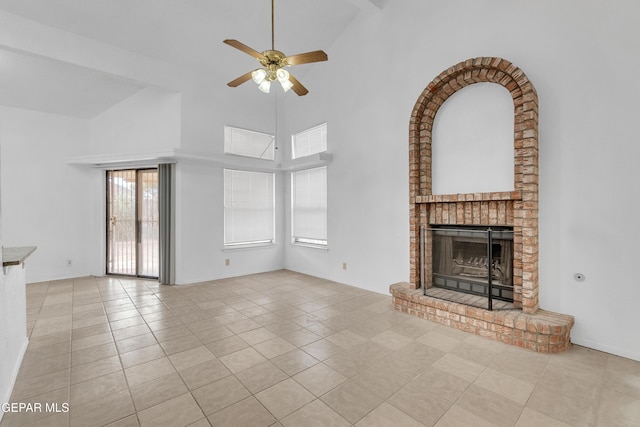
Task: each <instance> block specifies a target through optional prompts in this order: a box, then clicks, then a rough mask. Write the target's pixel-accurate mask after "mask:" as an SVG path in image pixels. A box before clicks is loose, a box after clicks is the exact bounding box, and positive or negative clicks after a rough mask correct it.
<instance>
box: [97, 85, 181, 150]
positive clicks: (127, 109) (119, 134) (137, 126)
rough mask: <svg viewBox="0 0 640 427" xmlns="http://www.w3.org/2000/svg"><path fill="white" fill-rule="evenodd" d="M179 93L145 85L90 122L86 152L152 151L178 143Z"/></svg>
mask: <svg viewBox="0 0 640 427" xmlns="http://www.w3.org/2000/svg"><path fill="white" fill-rule="evenodd" d="M180 107H181V105H180V94H179V93H174V92H167V91H164V90H162V89H158V88H155V87H147V88H145V89H142V90H141V91H139V92H138V93H136V94H134V95H132V96H130V97H129V98H127V99H125V100H124V101H122V102H120V103H118V104H116V105H114V106H113V107H111V108H110V109H108V110H107V111H105V112H103V113H101V114H99V115H98V116H96V117H94V118H93V119H92V120H91V121H90V130H91V134H90V141H91V144H90V148H89V151H88V153H87V154H114V153H117V154H123V155H124V154H131V153H133V154H137V153H154V152H160V151H163V150H167V149H172V148H175V147H179V146H180V122H181V120H180V115H181V108H180Z"/></svg>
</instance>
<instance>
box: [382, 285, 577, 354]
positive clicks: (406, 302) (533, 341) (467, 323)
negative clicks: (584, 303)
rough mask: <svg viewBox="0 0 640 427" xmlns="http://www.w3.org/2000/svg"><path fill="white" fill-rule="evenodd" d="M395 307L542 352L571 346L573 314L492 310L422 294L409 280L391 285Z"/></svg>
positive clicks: (483, 335)
mask: <svg viewBox="0 0 640 427" xmlns="http://www.w3.org/2000/svg"><path fill="white" fill-rule="evenodd" d="M389 291H390V293H391V296H392V297H393V298H392V303H393V306H394V308H395V309H396V310H399V311H402V312H404V313H408V314H411V315H414V316H417V317H421V318H424V319H427V320H430V321H432V322H436V323H439V324H441V325H446V326H450V327H453V328H456V329H460V330H462V331H465V332H470V333H473V334H476V335H479V336H482V337H486V338H490V339H492V340H495V341H500V342H503V343H506V344H511V345H514V346H517V347H522V348H526V349H529V350H533V351H537V352H540V353H561V352H563V351H565V350H567V349H569V348H570V347H571V337H570V332H571V328H572V327H573V324H574V321H575V320H574V317H573V316H570V315H567V314H559V313H553V312H550V311H545V310H541V309H539V310H537V312H536V313H535V314H526V313H523V312H522V311H521V310H519V309H513V310H494V311H489V310H485V309H482V308H477V307H470V306H467V305H463V304H458V303H455V302H450V301H445V300H441V299H438V298H433V297H429V296H425V295H423V290H422V289H412V286H411V284H410V283H407V282H400V283H395V284H393V285H391V286H389Z"/></svg>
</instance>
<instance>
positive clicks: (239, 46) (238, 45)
mask: <svg viewBox="0 0 640 427" xmlns="http://www.w3.org/2000/svg"><path fill="white" fill-rule="evenodd" d="M222 42H223V43H226V44H228V45H229V46H231V47H235V48H236V49H238V50H241V51H243V52H244V53H247V54H249V55H251V56H253V57H254V58H256V59H263V58H264V55H262V54H261V53H260V52H258V51H257V50H254V49H251V48H250V47H249V46H247V45H246V44H244V43H241V42H239V41H238V40H233V39H227V40H223V41H222Z"/></svg>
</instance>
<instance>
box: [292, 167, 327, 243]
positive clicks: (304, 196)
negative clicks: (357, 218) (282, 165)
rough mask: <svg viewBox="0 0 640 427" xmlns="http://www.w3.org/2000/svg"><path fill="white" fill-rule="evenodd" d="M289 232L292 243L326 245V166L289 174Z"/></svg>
mask: <svg viewBox="0 0 640 427" xmlns="http://www.w3.org/2000/svg"><path fill="white" fill-rule="evenodd" d="M291 195H292V200H291V234H292V238H293V241H294V242H300V243H314V244H324V245H326V244H327V168H326V166H325V167H321V168H315V169H307V170H302V171H299V172H293V173H292V174H291Z"/></svg>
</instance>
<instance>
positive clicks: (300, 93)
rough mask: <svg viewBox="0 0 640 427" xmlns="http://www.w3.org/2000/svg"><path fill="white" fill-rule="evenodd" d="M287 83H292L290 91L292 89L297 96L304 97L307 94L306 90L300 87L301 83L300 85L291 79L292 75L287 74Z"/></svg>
mask: <svg viewBox="0 0 640 427" xmlns="http://www.w3.org/2000/svg"><path fill="white" fill-rule="evenodd" d="M289 81H290V82H291V83H293V86H292V87H291V89H293V91H294V92H295V93H297V94H298V96H304V95H306V94H308V93H309V91H308V90H307V88H306V87H304V86H302V83H300V82H299V81H298V79H296V78H295V77H293V74H289Z"/></svg>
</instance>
